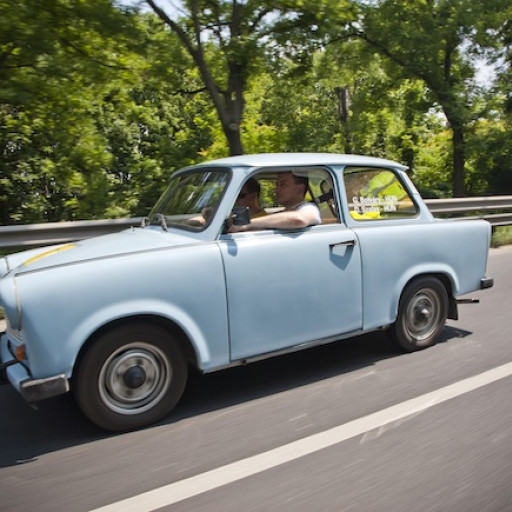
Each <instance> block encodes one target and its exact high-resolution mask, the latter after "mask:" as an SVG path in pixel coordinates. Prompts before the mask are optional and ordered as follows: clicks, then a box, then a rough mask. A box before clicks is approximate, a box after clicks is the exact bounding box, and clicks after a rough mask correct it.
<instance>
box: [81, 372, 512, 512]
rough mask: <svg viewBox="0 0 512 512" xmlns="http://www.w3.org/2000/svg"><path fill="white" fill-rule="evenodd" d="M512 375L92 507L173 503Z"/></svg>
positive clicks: (141, 511) (452, 388) (482, 379)
mask: <svg viewBox="0 0 512 512" xmlns="http://www.w3.org/2000/svg"><path fill="white" fill-rule="evenodd" d="M510 375H512V363H508V364H504V365H502V366H498V367H496V368H493V369H492V370H489V371H486V372H484V373H481V374H479V375H476V376H474V377H470V378H468V379H464V380H461V381H459V382H456V383H454V384H451V385H449V386H445V387H443V388H440V389H438V390H436V391H432V392H430V393H426V394H424V395H421V396H419V397H417V398H413V399H411V400H406V401H405V402H402V403H400V404H397V405H394V406H392V407H388V408H386V409H383V410H381V411H378V412H374V413H372V414H368V415H367V416H363V417H362V418H359V419H356V420H353V421H349V422H348V423H345V424H344V425H339V426H337V427H334V428H331V429H329V430H325V431H323V432H319V433H317V434H313V435H311V436H308V437H305V438H303V439H299V440H297V441H294V442H291V443H288V444H285V445H283V446H279V447H278V448H274V449H273V450H269V451H267V452H264V453H260V454H258V455H254V456H252V457H248V458H246V459H242V460H239V461H236V462H233V463H231V464H227V465H225V466H222V467H219V468H216V469H212V470H211V471H207V472H205V473H201V474H199V475H196V476H193V477H190V478H186V479H184V480H179V481H177V482H174V483H172V484H169V485H164V486H163V487H159V488H157V489H153V490H152V491H148V492H145V493H142V494H139V495H137V496H133V497H131V498H127V499H125V500H121V501H118V502H116V503H112V504H110V505H106V506H104V507H101V508H98V509H95V510H94V511H91V512H119V511H123V512H146V511H151V510H155V509H158V508H161V507H165V506H169V505H173V504H174V503H178V502H180V501H183V500H186V499H188V498H192V497H194V496H197V495H199V494H202V493H204V492H208V491H211V490H213V489H216V488H218V487H221V486H223V485H227V484H230V483H233V482H236V481H237V480H242V479H243V478H247V477H249V476H252V475H255V474H257V473H261V472H262V471H266V470H268V469H271V468H275V467H277V466H280V465H282V464H285V463H287V462H290V461H293V460H296V459H299V458H300V457H304V456H306V455H309V454H311V453H314V452H317V451H319V450H322V449H324V448H328V447H329V446H333V445H335V444H338V443H341V442H342V441H346V440H347V439H351V438H353V437H356V436H358V435H361V434H364V433H366V432H369V431H371V430H374V429H376V428H380V427H382V426H384V425H388V424H390V423H393V422H395V421H399V420H401V419H403V418H406V417H408V416H411V415H413V414H417V413H419V412H422V411H425V410H426V409H429V408H430V407H433V406H434V405H437V404H441V403H443V402H446V401H447V400H451V399H452V398H455V397H457V396H460V395H463V394H465V393H469V392H470V391H473V390H475V389H478V388H480V387H482V386H485V385H487V384H491V383H493V382H496V381H497V380H500V379H503V378H505V377H509V376H510Z"/></svg>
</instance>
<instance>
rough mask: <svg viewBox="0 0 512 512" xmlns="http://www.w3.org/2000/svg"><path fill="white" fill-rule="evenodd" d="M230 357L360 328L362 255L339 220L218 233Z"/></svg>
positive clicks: (249, 355)
mask: <svg viewBox="0 0 512 512" xmlns="http://www.w3.org/2000/svg"><path fill="white" fill-rule="evenodd" d="M220 247H221V252H222V256H223V260H224V267H225V275H226V293H227V303H228V317H229V318H228V321H229V330H230V347H231V360H232V361H235V360H239V359H244V358H249V357H251V356H256V355H259V354H265V353H269V352H273V351H277V350H281V349H286V348H289V347H294V346H297V345H300V344H303V343H307V342H309V341H315V340H322V339H327V338H330V337H333V336H336V335H339V334H342V333H348V332H353V331H357V330H358V329H360V328H361V326H362V296H361V294H362V291H361V289H362V287H361V256H360V250H359V245H358V244H357V240H356V238H355V235H354V233H353V232H352V230H350V229H348V228H346V227H345V226H344V225H342V224H332V225H319V226H314V227H311V228H306V229H304V230H299V231H296V232H284V231H258V232H246V233H238V234H232V235H223V236H222V237H221V240H220Z"/></svg>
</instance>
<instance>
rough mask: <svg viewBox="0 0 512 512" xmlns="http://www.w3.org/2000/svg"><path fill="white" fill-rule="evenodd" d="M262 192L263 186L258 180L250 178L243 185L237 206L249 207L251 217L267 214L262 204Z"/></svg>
mask: <svg viewBox="0 0 512 512" xmlns="http://www.w3.org/2000/svg"><path fill="white" fill-rule="evenodd" d="M260 192H261V187H260V184H259V183H258V181H257V180H255V179H254V178H249V179H248V180H247V181H246V182H245V184H244V186H243V187H242V190H241V191H240V194H239V195H238V199H237V200H236V203H235V206H242V207H244V206H245V207H246V208H249V217H250V218H251V219H255V218H256V217H262V216H263V215H267V212H266V211H265V210H264V209H263V208H262V207H261V205H260Z"/></svg>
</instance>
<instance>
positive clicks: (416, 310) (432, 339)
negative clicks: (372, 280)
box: [389, 277, 448, 352]
mask: <svg viewBox="0 0 512 512" xmlns="http://www.w3.org/2000/svg"><path fill="white" fill-rule="evenodd" d="M447 315H448V294H447V292H446V288H445V287H444V285H443V283H441V281H439V279H437V278H435V277H421V278H418V279H416V280H414V281H412V282H411V283H409V284H408V285H407V287H406V288H405V290H404V291H403V293H402V297H401V298H400V304H399V308H398V317H397V319H396V322H395V323H394V324H393V325H392V326H391V327H390V328H389V334H390V336H391V338H392V339H393V341H395V342H396V343H397V344H398V345H399V346H400V347H401V348H402V349H404V350H406V351H408V352H413V351H415V350H421V349H423V348H426V347H429V346H431V345H434V344H435V343H436V341H437V338H438V337H439V335H440V333H441V331H442V330H443V328H444V325H445V322H446V318H447Z"/></svg>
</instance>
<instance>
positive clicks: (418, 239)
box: [0, 153, 493, 431]
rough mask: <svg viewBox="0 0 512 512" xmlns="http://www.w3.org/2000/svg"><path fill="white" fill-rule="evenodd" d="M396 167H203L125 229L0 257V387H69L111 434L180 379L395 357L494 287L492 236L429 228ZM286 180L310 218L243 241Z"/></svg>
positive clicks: (29, 391)
mask: <svg viewBox="0 0 512 512" xmlns="http://www.w3.org/2000/svg"><path fill="white" fill-rule="evenodd" d="M405 171H406V169H405V167H404V166H402V165H400V164H398V163H395V162H392V161H388V160H383V159H376V158H370V157H363V156H355V155H335V154H309V153H298V154H293V153H290V154H261V155H246V156H238V157H232V158H225V159H220V160H216V161H212V162H207V163H203V164H200V165H197V166H194V167H189V168H186V169H183V170H181V171H178V172H176V173H175V174H174V175H173V176H172V178H171V180H170V184H169V187H168V188H167V190H166V191H165V192H164V194H163V195H162V197H161V198H160V200H159V201H158V203H157V204H156V206H155V207H154V209H153V211H152V212H151V214H150V216H149V217H148V219H146V220H145V221H144V223H143V225H142V226H141V227H134V228H132V229H127V230H125V231H122V232H120V233H116V234H111V235H106V236H102V237H97V238H93V239H89V240H84V241H80V242H76V243H72V244H66V245H58V246H54V247H50V248H48V247H46V248H42V249H37V250H32V251H27V252H22V253H16V254H12V255H10V256H8V257H6V258H3V259H1V260H0V276H1V278H0V299H1V306H2V307H3V308H4V311H5V316H6V322H7V330H6V332H5V333H2V335H1V338H0V365H1V366H0V374H1V375H2V376H3V378H4V379H6V380H8V381H9V382H10V383H11V384H12V385H13V386H14V387H15V388H16V389H17V390H18V391H19V392H20V393H21V395H22V396H23V397H24V398H25V399H26V400H27V401H29V402H32V401H36V400H40V399H44V398H48V397H51V396H55V395H58V394H61V393H65V392H67V391H69V390H72V392H73V393H74V396H75V398H76V400H77V402H78V404H79V406H80V408H81V409H82V411H83V412H84V413H85V415H86V416H87V417H88V418H89V419H90V420H91V421H93V422H94V423H96V424H97V425H99V426H101V427H103V428H105V429H109V430H114V431H122V430H130V429H135V428H140V427H142V426H145V425H149V424H151V423H154V422H156V421H158V420H160V419H162V418H163V417H165V416H166V415H168V414H169V412H170V411H171V410H172V409H173V407H174V406H175V405H176V403H177V402H178V400H179V399H180V397H181V395H182V393H183V390H184V388H185V385H186V382H187V374H188V372H189V369H190V367H195V368H197V369H199V371H201V372H213V371H216V370H219V369H223V368H226V367H230V366H235V365H240V364H245V363H248V362H251V361H254V360H258V359H262V358H266V357H271V356H274V355H277V354H282V353H284V352H288V351H294V350H298V349H303V348H307V347H311V346H313V345H317V344H323V343H329V342H333V341H336V340H340V339H342V338H347V337H351V336H354V335H357V334H361V333H365V332H369V331H375V330H378V329H385V330H386V331H388V332H389V334H390V336H391V338H392V339H393V340H395V341H396V342H397V343H398V346H399V347H401V348H402V349H404V350H406V351H413V350H418V349H422V348H425V347H427V346H430V345H432V344H434V343H435V342H436V339H437V337H438V335H439V334H440V332H441V330H442V329H443V326H444V324H445V321H446V319H447V318H453V319H456V318H457V298H458V297H459V296H461V295H463V294H467V293H468V292H473V291H475V290H479V289H482V288H488V287H491V286H492V285H493V281H492V279H491V278H487V277H486V275H485V272H486V264H487V257H488V247H489V241H490V234H491V230H490V225H489V224H488V223H487V222H485V221H479V220H468V221H447V220H436V219H434V218H433V217H432V215H431V213H430V212H429V210H428V209H427V207H426V206H425V203H424V202H423V201H422V199H421V197H420V196H419V194H418V192H417V191H416V189H415V187H414V185H413V184H412V183H411V181H410V180H409V178H408V176H407V174H406V172H405ZM290 173H291V174H290ZM285 174H287V175H288V176H293V180H294V181H293V186H297V187H300V186H302V187H303V188H302V193H305V197H304V201H303V202H301V203H300V205H298V206H297V207H296V208H295V207H294V208H290V206H289V205H288V206H286V208H285V209H286V211H298V210H300V209H301V208H302V207H303V206H304V205H306V206H307V209H308V210H309V211H310V212H312V213H313V214H314V215H318V220H316V221H315V222H312V224H313V225H309V226H306V227H293V226H288V227H287V226H282V225H280V227H279V228H274V229H268V228H259V227H258V226H261V225H262V223H263V224H265V223H266V224H268V225H271V224H272V222H274V221H275V220H276V219H278V218H279V217H272V216H273V215H279V214H280V211H281V210H283V206H282V204H279V203H278V202H277V201H276V199H275V198H276V194H275V192H276V183H277V188H278V189H279V187H282V185H280V180H281V181H283V180H284V176H285ZM252 178H254V179H252ZM248 180H249V181H248ZM249 183H252V185H254V183H257V184H258V187H257V189H258V190H259V192H257V191H256V189H254V187H253V188H252V189H251V191H250V192H247V190H248V186H249ZM297 190H300V188H297V189H296V190H295V191H297ZM277 192H278V193H277V196H279V190H277ZM251 193H252V194H253V195H252V201H253V203H254V201H255V200H256V202H257V201H258V200H259V205H260V206H261V210H260V211H259V213H258V215H259V216H258V217H257V218H253V219H252V222H251V220H250V219H249V217H250V215H251V213H254V211H253V210H251V209H248V208H247V207H244V205H243V204H244V198H245V197H246V196H247V194H251ZM258 195H259V198H258ZM282 202H283V204H284V200H282ZM276 212H277V213H276ZM294 215H295V214H294ZM263 216H264V220H263V221H262V220H258V219H261V218H262V217H263ZM281 218H282V219H285V218H287V217H286V215H282V214H281ZM315 218H316V217H315Z"/></svg>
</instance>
